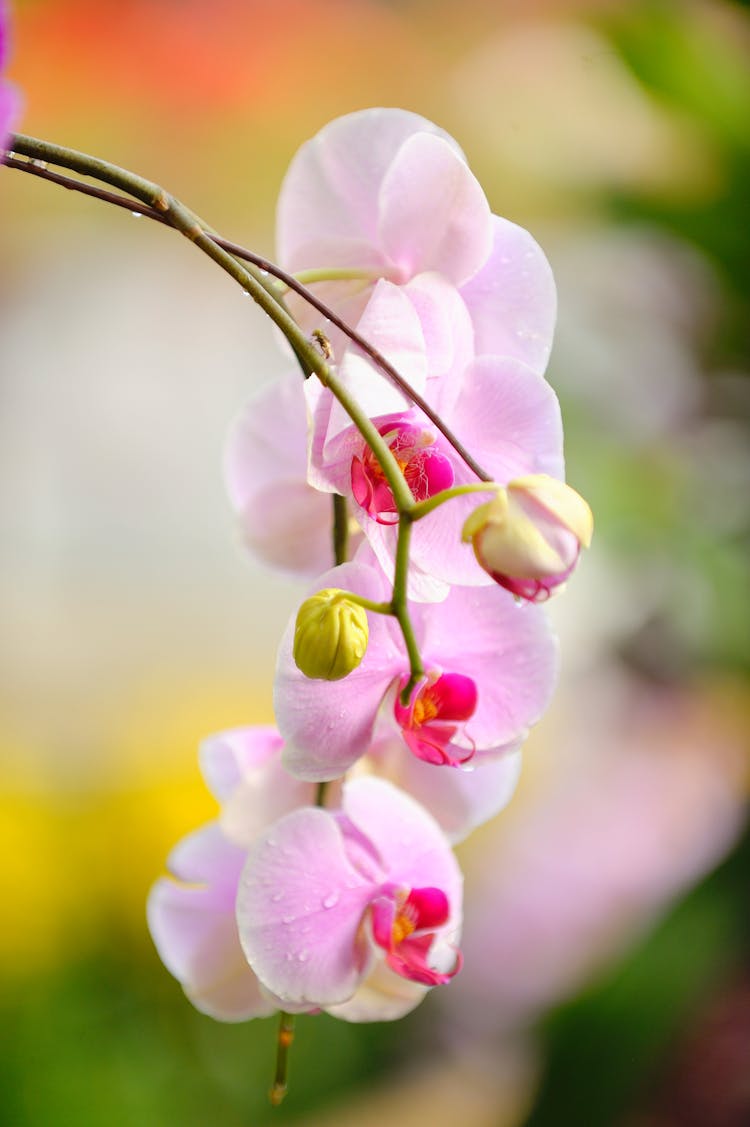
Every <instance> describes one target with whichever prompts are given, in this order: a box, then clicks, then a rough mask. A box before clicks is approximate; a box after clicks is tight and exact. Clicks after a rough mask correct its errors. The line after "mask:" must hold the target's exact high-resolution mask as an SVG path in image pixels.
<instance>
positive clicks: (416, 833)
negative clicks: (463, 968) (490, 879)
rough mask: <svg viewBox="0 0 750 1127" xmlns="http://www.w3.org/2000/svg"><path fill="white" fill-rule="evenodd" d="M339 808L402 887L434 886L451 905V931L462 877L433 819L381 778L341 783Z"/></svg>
mask: <svg viewBox="0 0 750 1127" xmlns="http://www.w3.org/2000/svg"><path fill="white" fill-rule="evenodd" d="M342 808H343V810H344V812H345V813H346V815H347V816H348V817H349V818H350V819H351V821H352V822H353V824H354V825H355V826H356V827H357V829H358V830H360V831H361V832H362V833H363V834H364V835H365V837H367V838H368V840H369V841H371V842H372V843H373V845H374V846H375V848H376V849H377V851H378V854H379V856H380V859H381V863H382V866H383V869H384V871H385V872H386V873H387V874H388V879H389V881H391V882H392V883H393V884H394V885H397V886H399V887H402V888H405V889H412V888H439V889H441V890H442V892H443V893H444V894H445V896H446V897H447V900H448V903H449V904H450V908H451V930H452V931H455V932H457V931H458V928H459V925H460V920H461V888H462V883H463V878H462V876H461V871H460V869H459V867H458V864H457V862H456V859H455V857H454V855H453V851H452V850H451V848H450V846H449V844H448V842H447V840H446V838H445V835H444V834H443V832H442V830H441V829H440V827H439V826H438V824H437V822H436V821H435V820H434V818H433V817H432V816H431V815H430V814H428V813H427V811H426V810H425V809H423V807H421V806H420V805H419V803H417V802H415V800H414V799H413V798H411V797H410V796H409V795H407V794H404V793H403V791H400V790H398V789H397V788H396V787H394V786H392V785H391V784H390V783H387V782H386V781H385V780H384V779H375V778H372V777H366V778H358V779H355V780H353V781H352V782H350V783H345V785H344V793H343V801H342Z"/></svg>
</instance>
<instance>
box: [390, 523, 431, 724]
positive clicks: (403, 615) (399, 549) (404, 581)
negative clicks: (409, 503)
mask: <svg viewBox="0 0 750 1127" xmlns="http://www.w3.org/2000/svg"><path fill="white" fill-rule="evenodd" d="M411 524H412V522H411V517H410V515H409V513H408V512H402V513H401V514H400V516H399V521H398V540H397V541H396V566H395V569H394V573H393V598H392V600H391V613H392V614H393V615H395V617H396V619H397V620H398V624H399V626H400V627H401V633H402V634H403V636H404V645H405V646H406V652H407V654H408V656H409V669H410V674H409V680H408V681H407V683H406V684H405V685H404V688H403V689H402V690H401V703H402V704H403V705H408V703H409V700H410V698H411V694H412V691H413V689H414V686H415V685H416V683H417V681H419V680H420V678H422V677H424V666H423V665H422V657H421V654H420V652H419V646H418V645H417V640H416V638H415V637H414V628H413V626H412V624H411V618H410V617H409V605H408V601H407V594H406V593H407V587H408V579H409V546H410V543H411Z"/></svg>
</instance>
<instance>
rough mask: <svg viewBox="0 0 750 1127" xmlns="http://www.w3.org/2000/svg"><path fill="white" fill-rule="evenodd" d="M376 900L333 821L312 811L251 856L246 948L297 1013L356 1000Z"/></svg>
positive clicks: (241, 901)
mask: <svg viewBox="0 0 750 1127" xmlns="http://www.w3.org/2000/svg"><path fill="white" fill-rule="evenodd" d="M372 894H373V887H372V884H371V883H370V882H369V881H367V880H365V879H364V878H363V877H362V876H360V874H359V872H358V871H357V870H356V869H355V868H353V867H352V865H351V864H350V862H349V860H348V858H347V855H346V851H345V847H344V840H343V837H342V834H341V831H340V829H339V827H338V824H337V822H336V819H335V818H334V817H333V815H331V814H330V813H328V812H327V811H324V810H321V809H319V808H306V809H304V810H295V811H294V812H293V813H291V814H288V815H287V816H286V817H285V818H282V820H281V821H280V822H277V823H276V824H275V825H274V826H272V827H271V828H270V829H269V830H268V831H267V832H266V833H265V834H263V835H262V837H261V838H260V839H259V840H258V842H257V843H256V845H255V846H254V847H253V849H252V850H251V852H250V854H249V856H248V860H247V863H246V865H245V868H244V870H243V873H242V876H241V878H240V888H239V893H238V897H237V919H238V923H239V930H240V938H241V941H242V946H243V948H244V951H245V954H246V956H247V959H248V961H249V963H250V965H251V966H252V968H253V970H254V971H255V973H256V974H257V975H258V978H259V979H260V980H261V982H262V983H263V984H264V985H265V986H267V987H268V989H270V990H271V991H273V993H274V994H276V995H277V996H278V997H279V998H281V999H282V1000H283V1001H284V1002H286V1001H289V1002H290V1003H292V1004H295V1005H299V1004H305V1005H307V1004H309V1005H315V1006H328V1005H335V1004H337V1003H339V1002H344V1001H346V1000H347V999H348V998H350V997H351V996H352V995H353V993H354V991H355V990H356V988H357V986H358V984H359V982H360V980H361V979H362V978H363V977H364V975H365V974H366V972H367V968H368V965H369V961H370V958H371V955H370V951H369V949H368V947H367V945H366V943H365V942H364V941H363V939H362V937H361V936H360V924H361V922H362V917H363V915H364V912H365V909H366V908H367V905H368V903H369V900H370V898H371V897H372Z"/></svg>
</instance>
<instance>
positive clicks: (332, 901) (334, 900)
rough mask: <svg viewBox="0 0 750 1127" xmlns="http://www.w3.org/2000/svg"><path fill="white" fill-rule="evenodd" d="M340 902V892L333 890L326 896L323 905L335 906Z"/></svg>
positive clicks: (325, 906) (327, 906)
mask: <svg viewBox="0 0 750 1127" xmlns="http://www.w3.org/2000/svg"><path fill="white" fill-rule="evenodd" d="M338 902H339V894H338V892H331V893H329V895H328V896H326V898H325V900H324V901H323V907H324V908H335V907H336V905H337V904H338Z"/></svg>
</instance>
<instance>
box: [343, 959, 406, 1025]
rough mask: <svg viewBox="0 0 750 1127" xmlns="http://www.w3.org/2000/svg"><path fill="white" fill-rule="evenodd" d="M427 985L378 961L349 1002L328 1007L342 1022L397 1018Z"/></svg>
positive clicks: (392, 1019) (402, 1014)
mask: <svg viewBox="0 0 750 1127" xmlns="http://www.w3.org/2000/svg"><path fill="white" fill-rule="evenodd" d="M426 993H427V987H426V986H422V985H421V984H420V983H417V982H410V981H409V979H408V978H403V977H402V976H401V975H398V974H396V973H395V972H394V971H392V970H391V968H390V967H389V966H388V965H387V963H385V962H380V961H377V962H375V963H374V964H373V966H372V969H371V970H370V973H369V974H368V976H367V978H366V979H365V980H364V982H363V983H362V984H361V985H360V986H358V987H357V990H356V992H355V993H354V995H353V996H352V997H351V998H350V999H349V1001H348V1002H343V1003H342V1004H341V1005H339V1006H328V1007H327V1011H328V1013H329V1014H332V1015H333V1017H338V1018H341V1019H342V1020H343V1021H354V1022H364V1021H396V1020H398V1018H401V1017H404V1015H405V1014H408V1013H410V1012H411V1010H413V1009H414V1007H415V1006H417V1005H419V1003H420V1002H421V1001H422V999H423V998H424V996H425V994H426Z"/></svg>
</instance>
